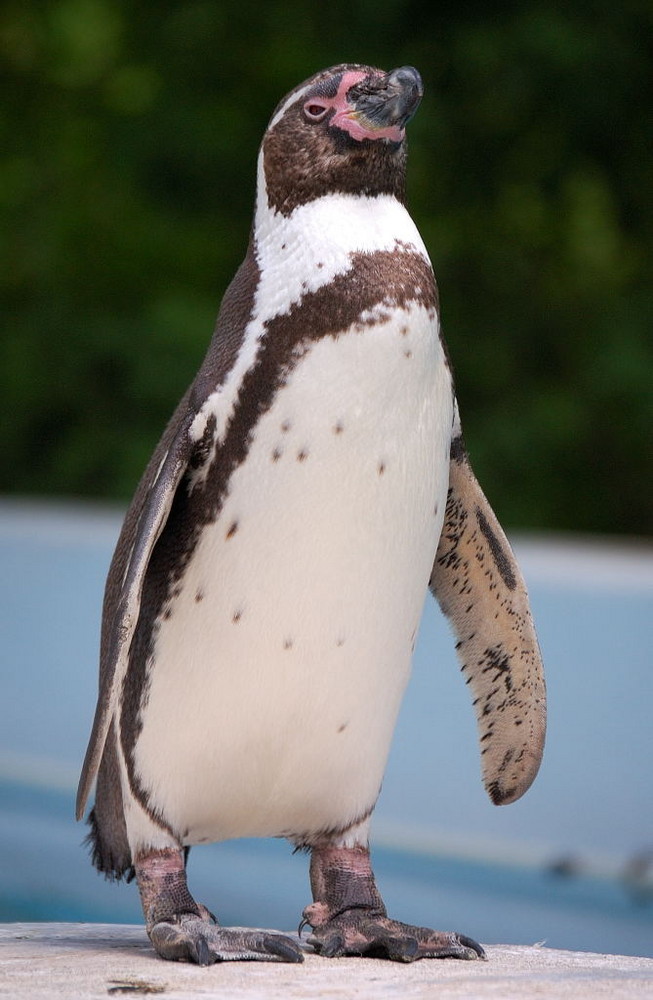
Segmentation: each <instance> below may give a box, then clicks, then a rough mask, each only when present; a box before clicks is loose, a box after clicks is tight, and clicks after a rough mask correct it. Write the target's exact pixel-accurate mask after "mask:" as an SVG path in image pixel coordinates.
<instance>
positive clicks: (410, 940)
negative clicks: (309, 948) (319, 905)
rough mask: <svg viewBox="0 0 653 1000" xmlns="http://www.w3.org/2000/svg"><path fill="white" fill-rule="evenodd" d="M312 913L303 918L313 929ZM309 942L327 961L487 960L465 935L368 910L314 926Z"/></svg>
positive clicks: (341, 915)
mask: <svg viewBox="0 0 653 1000" xmlns="http://www.w3.org/2000/svg"><path fill="white" fill-rule="evenodd" d="M310 911H311V907H310V906H307V907H306V910H304V915H305V919H306V920H307V921H308V923H309V924H311V926H313V924H312V921H311V915H310ZM308 943H309V944H310V945H313V947H314V948H315V951H316V952H317V953H318V955H323V956H324V957H325V958H340V957H342V956H343V955H363V956H366V957H367V958H387V959H390V961H392V962H415V961H416V960H417V959H418V958H462V959H477V958H485V952H484V951H483V949H482V947H481V946H480V944H477V943H476V941H473V940H472V939H471V938H469V937H466V936H465V935H464V934H454V933H447V932H445V931H433V930H430V929H429V928H428V927H414V926H413V925H412V924H402V923H401V922H400V921H399V920H390V919H389V918H388V917H385V916H381V915H375V914H371V913H369V912H366V911H365V910H345V912H344V913H339V914H338V915H337V916H335V917H332V918H331V919H330V920H327V921H326V923H324V924H321V925H320V924H318V925H316V926H313V933H312V934H311V935H310V936H309V938H308Z"/></svg>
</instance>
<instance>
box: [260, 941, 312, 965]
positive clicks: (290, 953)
mask: <svg viewBox="0 0 653 1000" xmlns="http://www.w3.org/2000/svg"><path fill="white" fill-rule="evenodd" d="M263 947H264V949H265V951H266V953H267V954H269V955H276V956H277V957H278V958H280V959H281V960H282V961H283V962H297V963H299V962H303V961H304V956H303V954H302V952H301V948H299V947H298V946H297V945H296V944H295V942H294V941H291V939H290V938H287V937H282V936H281V935H280V934H275V935H272V934H268V935H266V937H264V938H263Z"/></svg>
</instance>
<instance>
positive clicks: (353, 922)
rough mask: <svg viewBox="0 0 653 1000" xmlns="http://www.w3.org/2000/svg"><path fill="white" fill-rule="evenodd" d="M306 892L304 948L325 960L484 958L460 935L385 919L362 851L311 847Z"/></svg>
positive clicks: (477, 946) (359, 848) (367, 857)
mask: <svg viewBox="0 0 653 1000" xmlns="http://www.w3.org/2000/svg"><path fill="white" fill-rule="evenodd" d="M311 887H312V889H313V899H314V900H315V902H313V903H311V904H310V906H307V907H306V909H305V910H304V913H303V918H304V919H303V921H302V923H307V924H310V926H311V927H312V929H313V933H312V934H311V935H310V937H309V938H308V943H309V944H311V945H313V947H314V948H315V950H316V952H317V953H318V954H319V955H323V956H324V957H325V958H338V957H340V956H342V955H364V956H367V957H369V958H387V959H390V960H391V961H393V962H414V961H416V960H417V959H419V958H462V959H467V960H469V959H478V958H480V959H484V958H485V952H484V951H483V949H482V947H481V946H480V944H477V943H476V941H473V940H472V939H471V938H469V937H466V936H465V935H463V934H454V933H449V932H445V931H434V930H430V928H428V927H414V926H413V925H412V924H403V923H400V922H399V921H398V920H390V918H389V917H388V915H387V913H386V909H385V906H384V905H383V900H382V899H381V896H380V895H379V891H378V889H377V888H376V883H375V881H374V874H373V872H372V868H371V865H370V853H369V850H368V848H367V847H364V846H362V845H359V846H356V847H330V846H329V847H314V848H313V851H312V855H311Z"/></svg>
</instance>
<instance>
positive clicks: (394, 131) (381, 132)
mask: <svg viewBox="0 0 653 1000" xmlns="http://www.w3.org/2000/svg"><path fill="white" fill-rule="evenodd" d="M366 75H367V74H366V73H360V72H358V71H356V70H350V71H349V72H347V73H343V76H342V80H341V82H340V86H339V87H338V93H337V94H336V96H335V97H315V98H310V100H308V101H307V102H306V104H305V105H304V107H305V108H323V109H324V110H325V111H328V110H330V109H331V108H334V109H335V112H336V113H335V115H334V116H333V118H332V119H331V126H334V125H335V127H336V128H340V129H342V130H343V132H347V133H348V135H350V136H351V137H352V139H355V140H356V141H357V142H362V140H363V139H390V140H391V141H392V142H401V141H402V140H403V138H404V136H405V134H406V133H405V130H404V129H403V128H400V127H399V126H398V125H390V126H388V127H387V128H374V127H373V126H366V124H365V118H364V117H362V116H361V115H360V112H356V111H355V110H354V109H353V108H352V107H351V106H350V105H349V104H348V102H347V91H348V90H349V89H350V87H353V86H354V84H355V83H359V82H360V81H361V80H363V79H364V78H365V76H366Z"/></svg>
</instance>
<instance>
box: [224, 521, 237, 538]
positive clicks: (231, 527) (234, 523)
mask: <svg viewBox="0 0 653 1000" xmlns="http://www.w3.org/2000/svg"><path fill="white" fill-rule="evenodd" d="M237 531H238V521H232V522H231V524H230V525H229V531H228V532H227V534H226V535H225V538H233V537H234V535H235V534H236V532H237Z"/></svg>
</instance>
